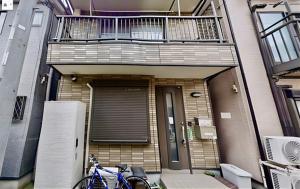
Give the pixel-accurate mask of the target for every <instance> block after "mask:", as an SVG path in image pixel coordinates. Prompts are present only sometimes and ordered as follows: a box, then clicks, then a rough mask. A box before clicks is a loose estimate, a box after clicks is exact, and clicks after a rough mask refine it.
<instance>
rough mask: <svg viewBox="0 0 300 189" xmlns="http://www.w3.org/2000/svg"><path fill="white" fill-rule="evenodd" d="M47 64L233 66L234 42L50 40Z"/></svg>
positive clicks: (234, 59) (234, 57)
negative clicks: (135, 42) (84, 41)
mask: <svg viewBox="0 0 300 189" xmlns="http://www.w3.org/2000/svg"><path fill="white" fill-rule="evenodd" d="M47 64H78V65H84V64H105V65H108V64H118V65H122V64H124V65H130V64H133V65H135V64H139V65H197V66H234V65H237V56H236V51H235V48H234V46H233V45H232V44H222V45H215V44H205V45H199V44H169V45H166V44H134V43H133V44H121V43H118V44H88V45H86V44H83V45H79V44H72V43H71V44H49V46H48V54H47Z"/></svg>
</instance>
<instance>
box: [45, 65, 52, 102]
mask: <svg viewBox="0 0 300 189" xmlns="http://www.w3.org/2000/svg"><path fill="white" fill-rule="evenodd" d="M52 77H53V68H50V71H49V73H48V81H47V89H46V99H45V100H46V101H49V99H50V91H51V90H50V89H51V84H52Z"/></svg>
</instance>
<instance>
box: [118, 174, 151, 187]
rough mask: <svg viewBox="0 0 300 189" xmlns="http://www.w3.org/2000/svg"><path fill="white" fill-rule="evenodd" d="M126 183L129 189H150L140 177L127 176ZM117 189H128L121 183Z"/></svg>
mask: <svg viewBox="0 0 300 189" xmlns="http://www.w3.org/2000/svg"><path fill="white" fill-rule="evenodd" d="M126 181H127V183H128V185H129V187H130V188H131V189H151V187H150V185H149V183H148V182H147V181H146V180H145V179H143V178H141V177H136V176H129V177H127V178H126ZM119 188H120V189H130V188H128V187H127V186H126V184H125V183H122V184H121V185H120V187H119Z"/></svg>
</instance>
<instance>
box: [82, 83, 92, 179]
mask: <svg viewBox="0 0 300 189" xmlns="http://www.w3.org/2000/svg"><path fill="white" fill-rule="evenodd" d="M86 85H87V87H88V88H89V89H90V105H89V117H88V128H87V135H86V144H85V160H84V171H85V172H84V174H86V172H87V171H89V170H87V169H88V162H89V146H90V145H89V140H90V128H91V120H92V106H93V93H94V89H93V87H92V86H91V85H90V84H89V83H87V84H86Z"/></svg>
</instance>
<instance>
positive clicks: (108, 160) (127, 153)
mask: <svg viewBox="0 0 300 189" xmlns="http://www.w3.org/2000/svg"><path fill="white" fill-rule="evenodd" d="M113 78H114V79H148V80H149V117H150V119H149V120H150V132H151V143H150V144H148V145H130V144H97V143H89V153H93V154H95V155H96V156H97V157H98V160H99V162H100V163H101V164H102V165H103V166H114V165H115V164H117V163H127V164H128V165H129V166H132V165H134V166H143V167H144V168H145V170H146V171H147V172H160V171H161V167H160V155H159V144H158V133H157V132H158V129H157V119H156V104H155V86H156V85H180V86H182V88H183V96H184V97H183V98H184V105H185V114H186V119H187V121H193V120H194V117H197V116H204V117H210V118H211V116H212V113H211V106H210V101H209V97H208V92H207V87H206V84H205V83H204V81H203V80H200V79H156V78H153V77H152V76H134V75H131V76H115V75H99V76H94V75H89V76H79V77H78V80H77V81H76V82H72V81H71V77H70V76H68V75H66V76H63V77H62V78H61V81H60V86H59V91H58V100H79V101H82V102H84V103H86V104H87V105H88V106H89V97H90V90H89V88H88V87H87V85H86V84H87V83H89V82H91V81H92V80H94V79H113ZM194 91H199V92H201V93H202V94H203V95H202V96H201V97H200V98H192V97H191V96H190V93H191V92H194ZM88 109H89V108H87V112H86V113H87V115H88ZM86 124H87V120H86ZM191 157H192V166H193V168H217V167H219V156H218V147H217V144H216V143H215V142H212V141H208V140H198V139H196V137H195V135H194V140H193V141H191Z"/></svg>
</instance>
